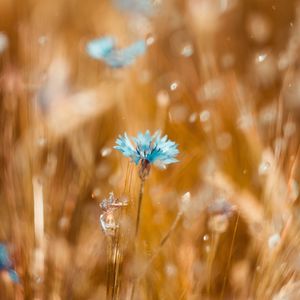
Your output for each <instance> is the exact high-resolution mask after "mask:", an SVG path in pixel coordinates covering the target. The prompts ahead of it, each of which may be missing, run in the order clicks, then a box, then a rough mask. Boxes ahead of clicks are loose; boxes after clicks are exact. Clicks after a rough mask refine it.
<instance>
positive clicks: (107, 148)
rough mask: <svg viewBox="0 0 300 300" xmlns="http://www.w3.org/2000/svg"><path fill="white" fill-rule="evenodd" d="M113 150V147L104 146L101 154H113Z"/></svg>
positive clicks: (103, 155) (104, 155)
mask: <svg viewBox="0 0 300 300" xmlns="http://www.w3.org/2000/svg"><path fill="white" fill-rule="evenodd" d="M111 152H112V149H111V148H109V147H104V148H102V150H101V155H102V157H106V156H109V155H110V154H111Z"/></svg>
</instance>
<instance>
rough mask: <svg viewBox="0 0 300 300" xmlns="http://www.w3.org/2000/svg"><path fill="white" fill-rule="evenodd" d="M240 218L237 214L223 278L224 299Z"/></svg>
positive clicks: (222, 293) (222, 294) (222, 295)
mask: <svg viewBox="0 0 300 300" xmlns="http://www.w3.org/2000/svg"><path fill="white" fill-rule="evenodd" d="M239 218H240V214H238V215H237V218H236V222H235V226H234V231H233V236H232V241H231V245H230V250H229V258H228V261H227V265H226V269H225V276H224V280H223V285H222V291H221V297H220V299H223V297H224V291H225V285H226V281H227V274H228V271H229V266H230V263H231V258H232V252H233V245H234V242H235V237H236V233H237V227H238V222H239Z"/></svg>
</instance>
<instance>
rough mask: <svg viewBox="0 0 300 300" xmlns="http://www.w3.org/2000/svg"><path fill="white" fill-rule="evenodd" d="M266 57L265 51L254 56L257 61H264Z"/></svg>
mask: <svg viewBox="0 0 300 300" xmlns="http://www.w3.org/2000/svg"><path fill="white" fill-rule="evenodd" d="M266 58H267V54H266V53H261V54H259V55H258V56H257V57H256V61H257V62H263V61H265V59H266Z"/></svg>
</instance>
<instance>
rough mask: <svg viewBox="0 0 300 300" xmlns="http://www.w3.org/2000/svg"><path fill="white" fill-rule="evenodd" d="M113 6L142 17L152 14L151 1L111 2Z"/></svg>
mask: <svg viewBox="0 0 300 300" xmlns="http://www.w3.org/2000/svg"><path fill="white" fill-rule="evenodd" d="M112 2H113V4H114V5H115V6H116V7H117V8H118V9H120V10H124V11H127V12H133V13H141V14H144V15H148V16H149V15H152V14H153V13H154V5H153V0H112Z"/></svg>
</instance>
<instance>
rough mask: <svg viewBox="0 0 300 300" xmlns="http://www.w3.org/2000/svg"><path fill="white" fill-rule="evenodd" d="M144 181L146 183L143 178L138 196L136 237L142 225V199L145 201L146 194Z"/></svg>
mask: <svg viewBox="0 0 300 300" xmlns="http://www.w3.org/2000/svg"><path fill="white" fill-rule="evenodd" d="M144 183H145V180H144V179H141V185H140V192H139V198H138V208H137V215H136V223H135V239H136V238H137V236H138V233H139V227H140V219H141V208H142V201H143V195H144Z"/></svg>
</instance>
